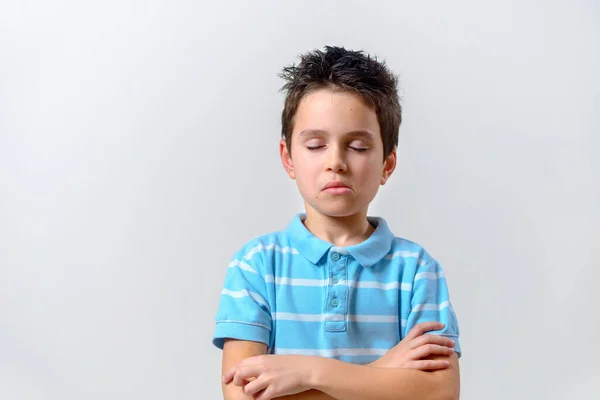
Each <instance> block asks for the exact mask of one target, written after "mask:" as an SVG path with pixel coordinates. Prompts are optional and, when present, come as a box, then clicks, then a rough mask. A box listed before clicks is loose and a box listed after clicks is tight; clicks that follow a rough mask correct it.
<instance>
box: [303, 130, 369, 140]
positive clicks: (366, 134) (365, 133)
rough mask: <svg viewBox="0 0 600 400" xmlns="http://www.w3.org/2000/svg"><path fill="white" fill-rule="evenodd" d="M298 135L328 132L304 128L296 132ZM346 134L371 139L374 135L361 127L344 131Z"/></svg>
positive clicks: (327, 133) (325, 133)
mask: <svg viewBox="0 0 600 400" xmlns="http://www.w3.org/2000/svg"><path fill="white" fill-rule="evenodd" d="M298 135H299V136H300V137H305V136H310V135H329V132H327V131H324V130H322V129H306V130H303V131H302V132H300V133H299V134H298ZM344 135H346V136H358V137H366V138H368V139H373V138H374V137H375V135H374V134H373V133H371V132H369V131H365V130H362V129H359V130H356V131H349V132H346V133H344Z"/></svg>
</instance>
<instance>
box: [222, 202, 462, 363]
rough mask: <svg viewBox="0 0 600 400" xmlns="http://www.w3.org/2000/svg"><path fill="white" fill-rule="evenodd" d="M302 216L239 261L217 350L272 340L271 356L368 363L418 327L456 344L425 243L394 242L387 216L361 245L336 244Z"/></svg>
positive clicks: (232, 271) (228, 282)
mask: <svg viewBox="0 0 600 400" xmlns="http://www.w3.org/2000/svg"><path fill="white" fill-rule="evenodd" d="M304 218H305V214H298V215H296V216H295V217H294V218H293V220H292V221H291V223H290V224H289V226H288V227H287V229H286V230H285V231H281V232H274V233H270V234H267V235H263V236H260V237H257V238H255V239H253V240H251V241H249V242H248V243H246V244H245V245H244V246H243V247H242V248H241V249H240V250H239V251H238V252H237V253H236V254H235V255H234V257H233V259H232V260H231V262H230V264H229V268H228V271H227V274H226V277H225V283H224V287H223V291H222V293H221V299H220V304H219V308H218V310H217V315H216V329H215V333H214V337H213V343H214V345H215V346H217V347H219V348H221V349H222V348H223V343H224V340H225V338H233V339H241V340H251V341H256V342H262V343H265V344H266V345H267V347H268V353H270V354H302V355H317V356H323V357H330V358H335V359H338V360H342V361H346V362H351V363H354V364H366V363H370V362H372V361H374V360H375V359H377V358H379V357H380V356H382V355H383V354H385V352H386V351H388V350H389V349H390V348H392V347H393V346H395V345H396V344H397V343H398V342H400V340H402V339H403V338H404V337H405V336H406V334H407V333H408V332H409V331H410V329H411V328H412V327H414V326H415V325H416V324H418V323H420V322H425V321H439V322H443V323H444V324H445V325H446V326H445V328H444V329H443V330H441V331H433V332H430V333H433V334H438V335H444V336H448V337H450V338H452V339H453V340H454V341H455V342H456V346H455V351H456V352H457V353H458V355H459V356H460V355H461V350H460V344H459V340H458V336H459V328H458V321H457V318H456V315H455V313H454V310H453V308H452V304H451V303H450V297H449V294H448V286H447V284H446V279H445V278H444V273H443V271H442V268H441V267H440V265H439V264H438V262H437V261H436V260H435V259H433V258H432V257H431V256H430V255H429V254H428V253H427V252H426V251H425V250H424V249H423V248H422V247H421V246H419V245H418V244H416V243H413V242H410V241H408V240H405V239H402V238H398V237H395V236H394V235H393V233H392V232H391V231H390V229H389V228H388V225H387V224H386V222H385V220H384V219H383V218H377V217H369V218H368V220H369V222H370V223H371V225H373V226H375V227H376V228H375V231H374V232H373V233H372V234H371V236H370V237H369V238H368V239H367V240H365V241H364V242H362V243H359V244H357V245H353V246H349V247H345V248H342V247H336V246H334V245H333V244H331V243H329V242H326V241H323V240H321V239H319V238H317V237H316V236H315V235H313V234H312V233H311V232H310V231H309V230H308V229H306V227H305V226H304V224H303V222H302V221H303V220H304Z"/></svg>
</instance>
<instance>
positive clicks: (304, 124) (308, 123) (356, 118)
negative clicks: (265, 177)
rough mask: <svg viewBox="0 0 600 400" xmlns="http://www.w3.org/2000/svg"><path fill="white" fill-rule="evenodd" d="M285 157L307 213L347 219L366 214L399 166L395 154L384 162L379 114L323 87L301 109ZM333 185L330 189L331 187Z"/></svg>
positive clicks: (284, 148)
mask: <svg viewBox="0 0 600 400" xmlns="http://www.w3.org/2000/svg"><path fill="white" fill-rule="evenodd" d="M280 155H281V160H282V162H283V165H284V168H285V170H286V172H287V173H288V175H289V176H290V178H292V179H295V180H296V183H297V185H298V189H299V190H300V194H301V195H302V197H303V198H304V202H305V206H306V207H307V212H309V208H312V209H313V210H315V211H316V212H318V213H319V214H322V215H327V216H330V217H347V216H351V215H356V214H359V213H363V214H365V215H366V213H367V209H368V206H369V204H370V203H371V201H372V200H373V198H375V195H376V194H377V190H378V189H379V185H383V184H385V182H386V181H387V179H388V178H389V176H390V175H391V174H392V172H393V170H394V168H395V166H396V152H395V151H394V152H392V153H391V154H390V155H389V156H387V157H386V159H385V160H384V158H383V142H382V140H381V133H380V128H379V122H378V121H377V114H375V111H374V110H372V109H371V108H369V107H368V106H366V105H365V104H364V103H363V102H362V101H361V99H360V98H359V97H358V96H357V95H355V94H352V93H348V92H342V91H337V92H334V91H331V90H328V89H322V90H318V91H315V92H312V93H310V94H307V95H306V96H305V97H304V98H303V99H302V101H301V102H300V104H299V106H298V110H297V112H296V115H295V119H294V129H293V132H292V145H291V154H290V152H288V150H287V146H286V142H285V140H282V141H281V143H280ZM328 186H330V187H328Z"/></svg>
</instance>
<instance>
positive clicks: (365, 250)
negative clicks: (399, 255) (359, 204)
mask: <svg viewBox="0 0 600 400" xmlns="http://www.w3.org/2000/svg"><path fill="white" fill-rule="evenodd" d="M305 218H306V214H305V213H299V214H296V216H295V217H294V218H293V219H292V222H290V224H289V225H288V227H287V233H288V234H289V235H290V239H291V242H292V245H293V246H294V248H295V249H296V250H298V252H299V253H300V254H302V255H303V256H304V257H305V258H306V259H307V260H308V261H310V262H311V263H313V264H315V265H316V264H318V263H319V260H321V258H323V256H324V255H325V254H326V253H327V252H328V251H329V249H330V248H331V247H332V246H333V244H332V243H329V242H326V241H324V240H321V239H319V238H318V237H316V236H315V235H313V234H312V232H310V231H309V230H308V229H307V228H306V227H305V226H304V223H303V221H304V219H305ZM367 219H368V220H369V222H370V223H371V224H372V225H374V226H376V228H375V231H374V232H373V233H372V234H371V236H369V238H368V239H367V240H365V241H364V242H362V243H358V244H356V245H353V246H349V247H346V250H347V251H348V252H349V253H350V255H351V256H352V257H354V259H356V261H358V262H359V263H360V265H362V266H363V267H365V268H368V267H370V266H372V265H374V264H376V263H378V262H379V261H380V260H381V259H382V258H383V257H384V256H385V255H386V254H388V253H389V251H390V249H391V247H392V241H393V240H394V234H393V233H392V232H391V231H390V229H389V228H388V225H387V223H386V222H385V220H384V219H383V218H381V217H367Z"/></svg>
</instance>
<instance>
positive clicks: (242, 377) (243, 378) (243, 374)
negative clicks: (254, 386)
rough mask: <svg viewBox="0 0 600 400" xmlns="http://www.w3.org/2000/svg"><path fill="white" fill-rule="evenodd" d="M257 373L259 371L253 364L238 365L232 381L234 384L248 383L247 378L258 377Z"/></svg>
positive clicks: (258, 373) (242, 384)
mask: <svg viewBox="0 0 600 400" xmlns="http://www.w3.org/2000/svg"><path fill="white" fill-rule="evenodd" d="M259 375H260V371H258V368H257V367H256V366H255V365H246V366H243V367H238V368H237V371H236V373H235V375H234V377H233V383H234V385H236V386H244V385H246V384H247V383H248V379H251V378H255V377H258V376H259Z"/></svg>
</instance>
